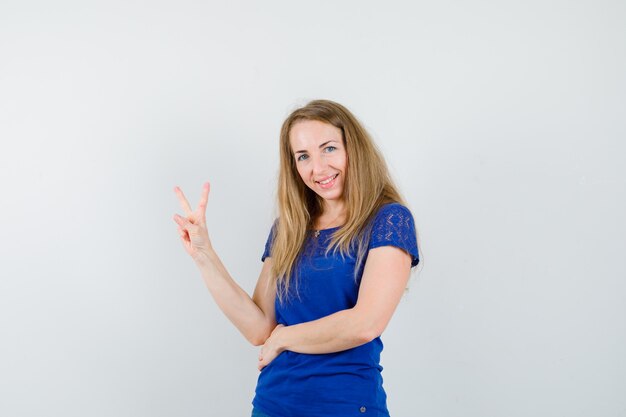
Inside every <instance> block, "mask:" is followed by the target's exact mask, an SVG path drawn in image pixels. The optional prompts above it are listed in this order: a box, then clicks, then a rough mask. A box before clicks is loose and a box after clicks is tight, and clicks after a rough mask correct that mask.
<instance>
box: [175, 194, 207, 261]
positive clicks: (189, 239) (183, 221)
mask: <svg viewBox="0 0 626 417" xmlns="http://www.w3.org/2000/svg"><path fill="white" fill-rule="evenodd" d="M209 189H210V184H209V183H208V182H205V183H204V185H203V187H202V196H201V197H200V204H199V205H198V208H197V209H196V210H195V211H192V210H191V206H190V205H189V201H187V198H185V194H183V190H181V189H180V188H179V187H174V192H175V193H176V195H177V196H178V200H179V201H180V206H181V207H182V208H183V211H184V212H185V217H183V216H180V215H178V214H175V215H174V221H175V222H176V223H177V224H178V233H179V234H180V239H181V241H182V242H183V246H184V247H185V250H186V251H187V253H188V254H189V255H191V257H192V258H193V259H194V260H197V259H198V258H199V257H200V256H201V255H202V254H206V253H208V252H209V251H210V250H211V241H210V240H209V233H208V231H207V227H206V206H207V202H208V200H209Z"/></svg>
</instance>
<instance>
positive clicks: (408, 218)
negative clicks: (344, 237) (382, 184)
mask: <svg viewBox="0 0 626 417" xmlns="http://www.w3.org/2000/svg"><path fill="white" fill-rule="evenodd" d="M380 246H396V247H398V248H400V249H403V250H404V251H406V252H407V253H408V254H409V255H411V267H414V266H416V265H417V264H418V263H419V254H418V249H417V236H416V232H415V222H414V220H413V215H412V214H411V212H410V211H409V209H408V208H406V207H405V206H403V205H402V204H399V203H391V204H386V205H384V206H383V207H381V208H380V209H379V210H378V213H376V216H375V217H374V219H373V224H372V234H371V236H370V243H369V248H368V249H374V248H378V247H380Z"/></svg>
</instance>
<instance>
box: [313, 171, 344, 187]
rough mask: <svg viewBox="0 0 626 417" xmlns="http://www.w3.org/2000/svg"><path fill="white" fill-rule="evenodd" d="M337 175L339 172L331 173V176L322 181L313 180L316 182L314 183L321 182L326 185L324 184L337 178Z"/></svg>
mask: <svg viewBox="0 0 626 417" xmlns="http://www.w3.org/2000/svg"><path fill="white" fill-rule="evenodd" d="M338 175H339V174H335V175H333V176H332V177H330V178H328V179H326V180H324V181H315V182H316V183H318V184H321V185H326V184H328V183H329V182H331V181H333V180H334V179H335V178H337V176H338Z"/></svg>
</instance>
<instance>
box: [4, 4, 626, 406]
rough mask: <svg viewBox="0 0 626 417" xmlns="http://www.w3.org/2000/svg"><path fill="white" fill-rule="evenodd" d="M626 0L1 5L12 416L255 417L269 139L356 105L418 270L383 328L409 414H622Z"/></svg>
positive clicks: (273, 173)
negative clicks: (194, 210) (403, 207)
mask: <svg viewBox="0 0 626 417" xmlns="http://www.w3.org/2000/svg"><path fill="white" fill-rule="evenodd" d="M625 22H626V5H625V3H624V2H623V1H591V0H589V1H560V2H557V1H530V2H508V1H456V2H452V1H439V2H419V1H418V2H412V1H405V2H397V1H396V2H393V1H391V2H384V3H383V2H374V1H335V2H331V1H319V2H306V3H305V2H298V1H286V0H285V1H264V2H255V1H247V2H233V1H229V2H226V1H224V2H216V1H204V2H201V1H157V2H154V1H150V2H149V1H118V0H115V1H106V2H105V1H102V2H85V1H73V2H72V1H54V2H44V1H41V2H29V1H7V0H2V2H1V3H0V139H1V144H2V146H1V148H0V174H1V184H0V185H1V187H2V188H1V195H2V201H1V204H0V230H1V236H2V238H1V241H0V256H1V262H0V276H1V280H0V337H1V343H0V415H2V416H7V417H22V416H29V417H31V416H33V417H34V416H63V417H74V416H76V417H78V416H81V417H82V416H94V417H100V416H115V417H126V416H128V417H136V416H140V417H141V416H150V417H161V416H163V417H165V416H168V417H169V416H190V417H195V416H227V417H230V416H232V417H235V416H248V415H249V413H250V410H251V405H250V401H251V400H252V397H253V394H254V388H255V384H256V378H257V375H258V373H257V370H256V358H257V351H258V350H257V348H255V347H252V346H250V345H248V344H247V342H246V341H245V340H244V338H243V337H242V336H241V335H240V334H239V333H238V332H237V330H236V329H235V328H234V327H233V326H232V325H231V324H230V323H229V322H228V321H227V319H226V318H225V317H224V316H223V315H222V313H221V312H220V311H219V309H218V308H217V307H216V305H215V303H214V302H213V300H212V299H211V297H210V295H209V293H208V291H207V290H206V288H205V286H204V283H203V282H202V279H201V277H200V274H199V272H198V270H197V269H196V267H195V265H194V264H193V262H192V260H191V259H190V258H189V257H188V255H187V254H186V253H185V251H184V250H183V247H182V245H181V243H180V241H179V237H178V234H177V230H176V224H175V223H174V221H173V220H172V216H173V214H174V213H182V211H181V209H180V207H179V204H178V201H177V199H176V196H175V194H174V192H173V187H174V186H175V185H179V186H181V187H182V189H183V190H184V191H185V192H186V194H187V196H188V198H189V200H190V202H191V203H192V205H193V206H194V207H195V206H196V205H197V204H198V200H199V196H200V190H201V186H202V183H203V182H204V181H207V180H208V181H210V182H211V184H212V191H211V194H210V197H209V205H208V213H207V217H208V227H209V233H210V236H211V238H212V241H213V243H214V246H215V247H216V250H217V251H218V254H219V255H220V256H221V258H222V260H223V262H224V263H225V265H226V267H227V268H228V270H229V271H230V273H231V275H232V276H233V277H234V278H235V279H236V281H237V282H238V283H239V284H240V285H241V286H242V287H243V288H244V289H246V290H247V291H249V292H251V291H252V289H253V288H254V285H255V282H256V279H257V277H258V274H259V272H260V270H261V260H260V258H261V254H262V252H263V245H264V243H265V240H266V238H267V234H268V232H269V228H270V226H271V223H272V220H273V219H274V216H275V205H274V198H275V192H276V178H277V172H278V134H279V128H280V125H281V123H282V121H283V120H284V118H285V117H286V116H287V115H288V114H289V112H290V111H291V110H293V109H294V108H295V107H296V106H299V105H302V104H305V103H306V102H307V101H308V100H310V99H315V98H326V99H331V100H335V101H338V102H340V103H342V104H344V105H346V106H347V107H348V108H349V109H351V110H352V111H353V112H354V113H355V115H356V116H357V117H358V118H359V119H360V120H361V121H362V122H363V123H364V124H365V126H366V127H367V128H368V129H369V131H370V132H371V134H372V135H373V137H374V138H375V140H376V142H377V144H378V145H379V147H380V148H381V150H382V152H383V154H384V155H385V157H386V160H387V162H388V165H389V167H390V170H391V172H392V175H393V176H394V178H395V179H396V181H397V183H398V185H399V186H400V188H401V190H402V192H403V193H404V195H405V197H406V199H407V201H408V204H409V207H410V208H411V210H412V211H413V214H414V217H415V220H416V225H417V227H418V230H419V235H420V239H421V251H422V258H423V262H422V264H421V266H420V270H419V271H418V272H416V273H415V274H414V275H413V278H412V280H411V283H410V290H409V292H408V293H407V294H406V296H405V297H404V298H403V300H402V302H401V303H400V305H399V307H398V309H397V311H396V313H395V315H394V317H393V319H392V321H391V323H390V325H389V327H388V328H387V330H386V331H385V333H384V334H383V341H384V343H385V350H384V351H383V356H382V365H383V366H384V368H385V369H384V371H383V377H384V386H385V388H386V390H387V393H388V396H389V399H388V405H389V409H390V411H391V414H392V415H393V416H394V417H414V416H426V417H439V416H442V417H443V416H445V417H459V416H460V417H528V416H541V417H543V416H545V417H552V416H568V417H574V416H580V417H588V416H594V417H617V416H624V415H626V396H624V393H626V356H625V355H624V352H625V350H626V325H625V317H626V284H625V281H626V280H625V278H626V266H625V264H624V252H625V251H626V241H625V237H624V236H625V235H626V222H625V218H624V213H626V172H625V171H626V169H625V168H624V165H623V164H622V163H623V160H624V155H625V151H626V145H625V144H624V140H625V138H626V122H625V118H626V105H625V101H626V100H625V97H626V81H625V74H626V25H625Z"/></svg>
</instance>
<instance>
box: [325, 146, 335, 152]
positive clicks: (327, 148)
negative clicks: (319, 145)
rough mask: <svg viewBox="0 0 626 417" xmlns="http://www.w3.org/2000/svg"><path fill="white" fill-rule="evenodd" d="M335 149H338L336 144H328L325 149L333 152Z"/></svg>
mask: <svg viewBox="0 0 626 417" xmlns="http://www.w3.org/2000/svg"><path fill="white" fill-rule="evenodd" d="M335 149H337V148H335V147H334V146H327V147H325V148H324V150H326V151H327V152H332V151H334V150H335Z"/></svg>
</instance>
